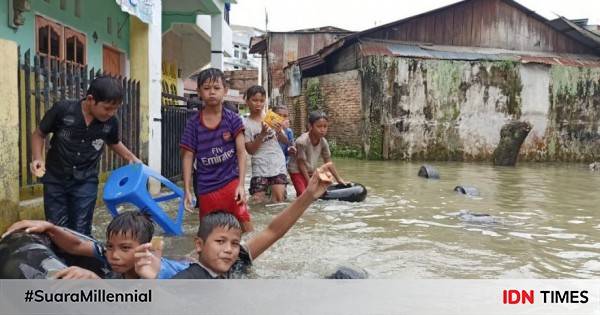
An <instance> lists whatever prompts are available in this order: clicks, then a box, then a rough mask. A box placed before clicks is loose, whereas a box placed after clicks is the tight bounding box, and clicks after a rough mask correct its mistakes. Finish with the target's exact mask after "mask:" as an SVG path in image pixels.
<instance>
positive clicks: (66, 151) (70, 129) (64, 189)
mask: <svg viewBox="0 0 600 315" xmlns="http://www.w3.org/2000/svg"><path fill="white" fill-rule="evenodd" d="M122 100H123V88H122V87H121V85H120V83H119V81H118V80H116V79H113V78H110V77H106V76H102V77H98V78H96V79H95V80H93V81H92V83H91V84H90V87H89V89H88V91H87V94H86V97H85V98H84V99H83V100H80V101H70V100H65V101H60V102H57V103H56V104H54V106H52V108H50V109H49V110H48V111H47V112H46V114H45V115H44V117H43V118H42V121H41V122H40V125H39V127H38V128H37V129H36V130H35V131H34V132H33V135H32V138H31V147H32V155H33V162H31V171H32V172H33V174H34V175H36V176H37V177H41V178H42V182H43V183H44V212H45V215H46V220H48V221H50V222H52V223H54V224H55V225H58V226H64V227H67V228H70V229H72V230H75V231H77V232H79V233H82V234H85V235H90V234H91V228H92V217H93V213H94V206H95V205H96V196H97V194H98V161H99V160H100V157H101V155H102V152H103V149H104V143H107V144H108V146H109V147H110V148H111V149H112V150H113V151H114V152H116V153H117V154H118V155H119V156H121V157H122V158H123V159H126V160H128V161H129V162H130V163H138V162H140V163H141V161H140V160H139V159H138V158H137V157H136V156H135V155H134V154H133V153H131V151H129V149H127V148H126V147H125V146H124V145H123V143H122V142H121V141H120V140H119V122H118V120H117V118H116V117H115V114H116V113H117V110H118V109H119V106H120V104H121V102H122ZM49 133H52V134H53V135H52V140H51V141H50V149H49V150H48V155H47V157H46V161H44V157H43V155H42V152H43V151H44V139H45V138H46V136H47V135H48V134H49Z"/></svg>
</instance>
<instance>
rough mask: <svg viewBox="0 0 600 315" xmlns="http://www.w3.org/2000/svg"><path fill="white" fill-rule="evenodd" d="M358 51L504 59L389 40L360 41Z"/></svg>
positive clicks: (409, 55)
mask: <svg viewBox="0 0 600 315" xmlns="http://www.w3.org/2000/svg"><path fill="white" fill-rule="evenodd" d="M359 45H360V51H361V53H362V54H363V56H370V55H388V56H402V57H417V58H427V59H451V60H504V59H506V58H505V57H502V56H498V55H496V54H483V53H477V52H473V51H466V50H465V51H452V50H445V49H441V48H440V47H439V46H431V48H434V47H435V48H436V49H428V47H427V45H419V44H410V43H401V42H391V41H378V40H369V41H364V40H361V41H360V44H359Z"/></svg>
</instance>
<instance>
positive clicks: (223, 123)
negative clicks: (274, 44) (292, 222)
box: [180, 68, 253, 232]
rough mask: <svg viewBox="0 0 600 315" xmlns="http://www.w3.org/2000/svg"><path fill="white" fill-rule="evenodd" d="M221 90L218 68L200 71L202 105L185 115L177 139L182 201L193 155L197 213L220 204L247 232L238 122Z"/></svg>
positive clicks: (189, 189) (189, 195) (188, 194)
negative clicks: (195, 111)
mask: <svg viewBox="0 0 600 315" xmlns="http://www.w3.org/2000/svg"><path fill="white" fill-rule="evenodd" d="M225 94H227V87H226V86H225V75H224V74H223V72H221V70H219V69H215V68H210V69H206V70H203V71H202V72H200V74H199V75H198V95H199V96H200V98H201V99H202V101H203V102H204V107H203V108H202V110H200V111H199V112H198V116H196V117H192V118H190V119H189V120H188V122H187V125H186V126H185V130H184V132H183V136H182V137H181V144H180V147H181V149H182V150H181V151H182V164H183V183H184V190H185V192H184V200H185V206H186V208H187V209H191V208H192V207H193V204H192V202H193V196H194V189H193V185H192V164H193V162H194V159H196V167H197V169H196V178H197V181H196V183H197V184H198V185H197V187H198V192H197V193H198V201H199V203H200V218H201V219H202V217H204V216H205V215H207V214H209V213H211V212H213V211H216V210H221V209H224V210H226V211H228V212H230V213H232V214H233V215H235V217H236V218H237V219H238V220H239V221H240V222H241V223H242V229H243V231H244V232H250V231H252V230H253V227H252V223H251V221H250V214H249V213H248V209H247V207H246V195H245V193H244V177H245V175H246V150H245V148H244V133H243V131H244V125H243V124H242V120H241V118H240V117H239V116H238V115H237V114H235V113H234V112H232V111H230V110H228V109H225V108H224V107H223V98H224V96H225Z"/></svg>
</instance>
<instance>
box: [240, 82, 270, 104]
mask: <svg viewBox="0 0 600 315" xmlns="http://www.w3.org/2000/svg"><path fill="white" fill-rule="evenodd" d="M259 93H260V94H262V95H264V96H266V95H267V91H265V88H264V87H262V86H260V85H253V86H251V87H249V88H248V89H247V90H246V95H245V98H246V100H249V99H250V98H251V97H252V96H254V95H256V94H259Z"/></svg>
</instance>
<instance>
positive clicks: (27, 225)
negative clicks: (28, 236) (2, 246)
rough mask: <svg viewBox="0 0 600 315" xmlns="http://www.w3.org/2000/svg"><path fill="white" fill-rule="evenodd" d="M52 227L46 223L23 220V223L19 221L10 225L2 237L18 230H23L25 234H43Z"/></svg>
mask: <svg viewBox="0 0 600 315" xmlns="http://www.w3.org/2000/svg"><path fill="white" fill-rule="evenodd" d="M53 226H54V224H52V223H50V222H48V221H42V220H23V221H19V222H16V223H14V224H13V225H11V226H10V227H9V228H8V229H7V230H6V232H5V233H4V234H2V237H5V236H6V235H8V234H10V233H12V232H14V231H18V230H22V229H25V232H26V233H45V232H46V231H48V230H49V229H51V228H52V227H53Z"/></svg>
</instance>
